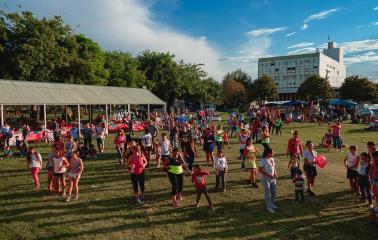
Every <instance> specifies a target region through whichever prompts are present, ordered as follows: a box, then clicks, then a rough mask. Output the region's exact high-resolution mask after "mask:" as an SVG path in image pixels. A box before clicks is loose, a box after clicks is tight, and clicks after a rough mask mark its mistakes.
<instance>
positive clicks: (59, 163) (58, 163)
mask: <svg viewBox="0 0 378 240" xmlns="http://www.w3.org/2000/svg"><path fill="white" fill-rule="evenodd" d="M53 161H54V178H53V182H54V185H55V192H56V193H61V194H62V197H63V198H66V176H65V174H66V170H67V168H68V167H69V166H70V164H69V163H68V161H67V158H65V157H64V151H63V150H57V152H56V154H55V157H54V158H53ZM60 185H61V186H62V188H60ZM60 190H62V191H60Z"/></svg>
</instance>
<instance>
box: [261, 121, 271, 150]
mask: <svg viewBox="0 0 378 240" xmlns="http://www.w3.org/2000/svg"><path fill="white" fill-rule="evenodd" d="M269 143H270V133H269V128H268V127H267V126H265V127H264V128H263V131H262V133H261V144H262V145H263V146H264V152H265V151H267V150H268V149H270V147H269Z"/></svg>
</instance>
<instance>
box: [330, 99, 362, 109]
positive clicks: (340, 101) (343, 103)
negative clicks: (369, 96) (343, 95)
mask: <svg viewBox="0 0 378 240" xmlns="http://www.w3.org/2000/svg"><path fill="white" fill-rule="evenodd" d="M329 104H330V105H333V106H344V107H353V106H356V105H357V103H355V102H353V101H349V100H343V99H332V100H330V101H329Z"/></svg>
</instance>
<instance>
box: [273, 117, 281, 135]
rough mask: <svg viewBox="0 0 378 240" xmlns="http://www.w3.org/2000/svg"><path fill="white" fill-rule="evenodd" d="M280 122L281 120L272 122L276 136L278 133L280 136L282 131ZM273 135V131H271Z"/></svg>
mask: <svg viewBox="0 0 378 240" xmlns="http://www.w3.org/2000/svg"><path fill="white" fill-rule="evenodd" d="M282 125H283V123H282V120H281V118H277V120H276V121H275V122H274V127H275V128H276V135H278V133H280V135H282V131H281V128H282ZM272 133H273V131H272Z"/></svg>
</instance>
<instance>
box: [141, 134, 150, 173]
mask: <svg viewBox="0 0 378 240" xmlns="http://www.w3.org/2000/svg"><path fill="white" fill-rule="evenodd" d="M141 140H142V144H143V154H144V157H145V158H146V160H147V166H146V167H149V164H150V157H151V151H152V135H151V133H150V129H149V128H148V127H146V128H145V129H144V133H143V135H142V137H141Z"/></svg>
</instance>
